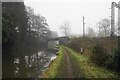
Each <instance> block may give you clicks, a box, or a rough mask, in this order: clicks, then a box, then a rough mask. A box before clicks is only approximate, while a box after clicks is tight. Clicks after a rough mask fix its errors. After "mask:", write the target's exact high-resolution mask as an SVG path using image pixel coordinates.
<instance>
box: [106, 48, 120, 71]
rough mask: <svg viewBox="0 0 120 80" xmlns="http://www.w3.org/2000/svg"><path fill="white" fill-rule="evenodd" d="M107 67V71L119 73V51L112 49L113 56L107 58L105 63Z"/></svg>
mask: <svg viewBox="0 0 120 80" xmlns="http://www.w3.org/2000/svg"><path fill="white" fill-rule="evenodd" d="M107 67H108V68H109V69H112V70H115V71H117V72H120V50H119V49H114V52H113V54H112V55H111V56H110V57H109V59H108V61H107Z"/></svg>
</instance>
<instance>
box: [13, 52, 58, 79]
mask: <svg viewBox="0 0 120 80" xmlns="http://www.w3.org/2000/svg"><path fill="white" fill-rule="evenodd" d="M56 57H57V56H56V54H55V53H51V52H45V51H39V52H38V53H34V54H33V55H30V56H24V60H25V68H26V69H27V71H26V72H25V73H26V75H27V76H26V78H40V77H41V74H42V72H43V71H44V70H45V69H46V68H48V66H49V64H50V62H51V61H52V60H53V59H55V58H56ZM22 61H23V60H22ZM13 63H14V67H15V71H14V75H15V76H16V77H17V76H19V71H20V69H19V66H20V59H19V58H15V59H14V62H13Z"/></svg>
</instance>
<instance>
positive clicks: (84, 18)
mask: <svg viewBox="0 0 120 80" xmlns="http://www.w3.org/2000/svg"><path fill="white" fill-rule="evenodd" d="M83 37H85V17H84V16H83Z"/></svg>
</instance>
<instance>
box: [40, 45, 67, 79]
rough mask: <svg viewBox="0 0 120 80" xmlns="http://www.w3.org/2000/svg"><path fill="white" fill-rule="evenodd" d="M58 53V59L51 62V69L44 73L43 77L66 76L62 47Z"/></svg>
mask: <svg viewBox="0 0 120 80" xmlns="http://www.w3.org/2000/svg"><path fill="white" fill-rule="evenodd" d="M58 53H59V55H58V57H57V58H56V59H55V60H54V61H53V62H51V64H50V66H49V68H48V69H46V70H45V71H44V72H43V74H42V77H44V78H56V77H60V76H63V75H64V74H65V73H63V72H62V71H63V69H64V68H63V67H65V64H64V58H63V57H64V55H63V49H62V47H60V50H59V52H58ZM58 74H61V75H58Z"/></svg>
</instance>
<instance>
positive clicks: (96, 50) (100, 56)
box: [91, 44, 108, 66]
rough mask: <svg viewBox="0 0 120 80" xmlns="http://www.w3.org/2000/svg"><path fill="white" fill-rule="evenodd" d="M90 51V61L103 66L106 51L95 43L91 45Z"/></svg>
mask: <svg viewBox="0 0 120 80" xmlns="http://www.w3.org/2000/svg"><path fill="white" fill-rule="evenodd" d="M92 52H93V54H92V56H91V59H92V61H93V62H94V63H96V64H97V65H99V66H104V65H105V62H106V60H107V57H108V55H107V53H106V51H105V50H104V49H103V48H102V47H101V46H100V45H99V44H97V45H96V46H94V47H93V50H92Z"/></svg>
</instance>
